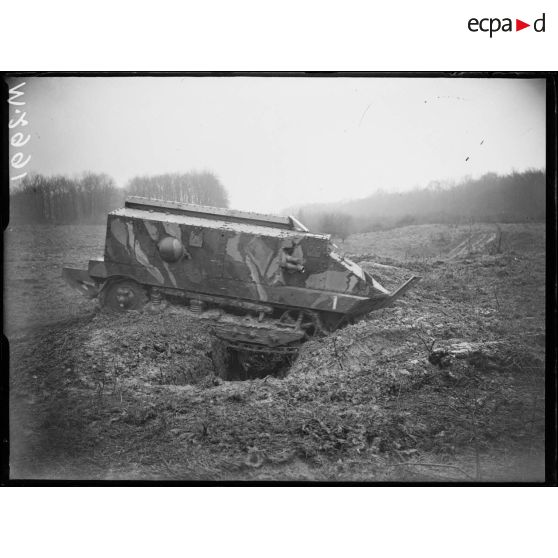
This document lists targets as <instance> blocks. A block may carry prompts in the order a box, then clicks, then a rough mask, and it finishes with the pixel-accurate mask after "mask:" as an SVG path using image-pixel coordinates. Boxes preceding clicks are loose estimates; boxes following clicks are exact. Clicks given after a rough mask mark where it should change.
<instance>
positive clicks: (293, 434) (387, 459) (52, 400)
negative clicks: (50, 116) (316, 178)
mask: <svg viewBox="0 0 558 558" xmlns="http://www.w3.org/2000/svg"><path fill="white" fill-rule="evenodd" d="M103 242H104V228H103V227H63V226H61V227H19V228H11V229H10V230H9V231H8V233H7V238H6V262H5V266H6V274H5V324H4V330H5V332H7V335H8V337H9V340H10V359H11V363H10V438H11V456H10V467H11V476H12V477H13V478H33V479H103V480H105V479H118V480H124V479H131V480H137V479H155V480H289V481H297V480H300V481H415V482H416V481H418V482H420V481H429V482H436V481H440V482H447V481H461V482H467V481H481V482H482V481H542V480H544V473H545V471H544V395H545V394H544V356H545V329H544V323H545V320H544V310H545V307H544V305H545V250H544V248H545V246H544V245H545V229H544V225H542V224H528V225H525V224H521V225H520V224H517V225H513V224H511V225H510V224H506V225H501V226H495V225H480V224H479V225H472V226H460V227H454V226H446V225H423V226H411V227H403V228H399V229H393V230H392V231H382V232H378V233H368V234H366V235H354V236H352V237H349V239H347V240H346V241H345V243H340V244H339V246H340V249H341V250H342V251H344V252H345V253H347V254H349V255H351V256H352V257H354V259H355V260H356V261H358V262H360V264H361V265H362V266H363V267H364V268H365V269H366V270H368V271H369V272H371V273H372V274H373V275H374V276H375V277H376V278H377V279H379V280H380V282H382V283H383V284H384V285H385V286H386V287H389V288H392V287H395V286H396V285H398V284H400V283H401V282H402V281H403V280H405V279H407V278H408V277H410V276H411V275H413V274H418V275H421V276H422V280H421V282H420V283H419V284H418V285H417V286H416V288H415V289H414V290H413V291H411V292H409V293H408V294H407V295H406V296H405V298H404V299H402V300H400V301H398V302H397V303H396V304H395V305H394V306H393V307H392V308H388V309H384V310H382V311H379V312H377V313H375V314H373V315H370V316H369V318H367V319H366V320H364V321H362V322H359V323H357V324H354V325H351V326H349V327H347V328H345V329H344V330H341V331H338V332H336V333H335V334H334V335H332V336H330V337H328V338H325V339H316V340H314V341H312V342H309V343H308V344H306V345H305V346H304V348H303V349H302V350H301V353H300V355H299V357H298V359H297V361H296V362H295V363H294V365H293V367H292V369H291V371H290V373H289V374H288V375H287V376H286V377H285V378H282V379H279V378H274V377H270V376H269V377H267V378H264V379H259V380H249V381H244V382H223V381H222V380H220V379H219V378H217V377H216V376H215V372H214V369H213V364H212V361H211V358H210V343H211V338H210V335H209V332H208V331H207V329H206V327H205V326H203V325H201V324H200V323H199V322H196V321H193V320H192V318H191V317H190V316H189V315H188V314H187V313H184V312H182V311H180V310H179V309H174V308H168V309H167V310H165V311H164V312H163V313H161V314H157V315H152V314H148V313H143V314H137V313H130V314H127V315H123V316H122V315H119V316H115V315H111V314H107V313H105V312H102V311H100V310H99V308H98V307H97V305H96V303H95V302H94V301H93V302H92V301H87V300H86V299H83V298H82V297H81V296H80V295H79V294H78V293H74V292H73V291H71V290H70V289H69V288H67V287H66V286H65V284H64V283H63V281H62V279H61V278H60V270H61V267H62V265H63V264H64V263H71V264H73V265H76V266H81V267H86V263H87V260H88V259H89V258H90V257H98V256H100V255H101V254H102V246H103Z"/></svg>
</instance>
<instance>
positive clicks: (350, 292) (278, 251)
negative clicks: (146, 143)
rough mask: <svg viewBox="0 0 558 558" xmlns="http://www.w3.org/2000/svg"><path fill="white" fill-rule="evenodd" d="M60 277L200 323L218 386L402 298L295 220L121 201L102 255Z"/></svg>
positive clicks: (104, 302) (106, 300)
mask: <svg viewBox="0 0 558 558" xmlns="http://www.w3.org/2000/svg"><path fill="white" fill-rule="evenodd" d="M63 277H64V278H65V280H66V281H67V282H68V283H69V284H70V285H71V286H72V287H74V288H76V289H78V290H79V291H80V292H81V293H82V294H84V295H85V296H88V297H91V298H94V297H98V298H99V300H100V304H101V306H103V307H106V308H108V309H110V310H113V311H117V312H124V311H130V310H136V311H138V310H143V309H146V307H147V309H149V310H150V311H154V312H156V311H158V310H159V309H162V308H164V307H165V306H166V305H167V304H179V305H183V306H185V307H186V309H187V310H188V311H189V312H190V313H191V314H192V316H196V317H198V318H200V319H203V320H206V321H207V322H208V323H209V325H210V328H211V330H212V332H213V335H214V339H215V341H214V343H213V349H212V356H213V360H214V363H215V366H216V369H217V371H218V373H219V374H220V375H221V376H222V377H223V378H225V379H242V378H243V377H257V376H261V375H266V374H268V373H270V372H272V373H280V371H281V370H284V369H285V368H286V367H288V365H289V364H290V363H291V362H292V359H293V358H295V357H296V354H297V352H298V349H299V348H300V345H301V344H302V343H303V342H304V341H306V340H308V339H310V338H311V337H313V336H316V335H327V334H328V333H331V332H333V331H335V330H336V329H338V328H340V327H343V326H344V325H347V324H349V323H353V322H354V321H355V320H358V319H359V318H362V317H363V316H365V315H367V314H368V313H369V312H372V311H374V310H378V309H380V308H385V307H386V306H388V305H389V304H391V303H393V302H394V301H395V300H396V299H397V298H399V297H400V296H402V295H403V294H404V293H405V291H407V289H409V288H410V287H411V286H412V284H413V283H414V282H415V281H417V280H418V279H420V278H419V277H417V276H413V277H410V278H409V280H408V281H407V282H406V283H404V284H403V285H401V286H400V287H399V288H398V289H396V290H395V291H393V292H389V291H388V290H387V289H385V288H384V287H382V285H381V284H380V283H379V282H378V281H377V280H376V279H375V278H374V277H373V276H372V275H370V274H369V273H367V272H366V271H364V270H363V269H362V268H361V267H360V266H358V265H357V264H355V263H354V262H352V261H350V260H348V259H347V258H344V257H342V256H341V255H339V254H338V253H337V251H336V247H335V245H334V244H332V242H331V238H330V236H329V235H325V234H315V233H312V232H310V231H309V230H308V229H307V228H306V227H305V226H304V225H303V224H302V223H300V222H299V221H298V220H297V219H295V218H294V217H282V216H274V215H263V214H258V213H250V212H243V211H236V210H231V209H222V208H216V207H207V206H199V205H192V204H186V203H180V202H174V201H165V200H156V199H148V198H141V197H130V198H128V199H127V200H126V202H125V206H124V208H122V209H118V210H115V211H112V212H111V213H109V214H108V218H107V229H106V240H105V249H104V257H103V258H102V259H94V260H90V261H89V265H88V268H87V270H80V269H73V268H64V269H63Z"/></svg>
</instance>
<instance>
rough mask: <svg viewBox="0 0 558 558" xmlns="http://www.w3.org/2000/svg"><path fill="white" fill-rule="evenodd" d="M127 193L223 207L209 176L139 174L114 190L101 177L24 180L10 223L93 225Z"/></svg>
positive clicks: (221, 190) (13, 199)
mask: <svg viewBox="0 0 558 558" xmlns="http://www.w3.org/2000/svg"><path fill="white" fill-rule="evenodd" d="M128 195H138V196H145V197H153V198H160V199H166V200H175V201H182V202H187V203H196V204H202V205H213V206H217V207H228V205H229V200H228V195H227V191H226V190H225V187H224V186H223V185H222V184H221V183H220V182H219V179H218V178H217V177H216V176H215V175H213V174H212V173H210V172H190V173H185V174H161V175H158V176H138V177H135V178H133V179H132V180H130V181H129V182H128V184H127V185H126V187H125V188H117V186H116V184H115V182H114V180H113V179H112V178H111V177H110V176H108V175H106V174H94V173H85V174H83V175H82V176H80V177H77V178H68V177H66V176H60V175H58V176H42V175H40V174H35V175H29V176H26V177H25V178H24V179H23V180H22V182H21V183H20V184H19V185H18V186H17V187H15V188H12V189H11V191H10V223H12V224H24V223H45V224H47V223H51V224H73V223H80V224H96V223H104V222H105V221H106V216H107V213H108V212H109V211H112V210H113V209H117V208H119V207H123V205H124V199H125V197H126V196H128Z"/></svg>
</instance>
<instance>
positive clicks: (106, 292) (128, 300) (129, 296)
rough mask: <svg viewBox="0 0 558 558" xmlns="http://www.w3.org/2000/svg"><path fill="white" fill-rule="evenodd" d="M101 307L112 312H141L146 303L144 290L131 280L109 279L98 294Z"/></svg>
mask: <svg viewBox="0 0 558 558" xmlns="http://www.w3.org/2000/svg"><path fill="white" fill-rule="evenodd" d="M99 299H100V302H101V306H103V307H104V308H108V309H109V310H112V311H114V312H127V311H129V310H141V309H142V308H143V307H144V306H145V304H146V303H147V294H146V292H145V289H144V288H143V287H142V286H141V285H140V284H139V283H137V282H136V281H133V280H132V279H110V280H109V282H108V283H107V284H106V285H105V286H104V287H103V290H102V291H101V294H100V297H99Z"/></svg>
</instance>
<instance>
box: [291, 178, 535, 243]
mask: <svg viewBox="0 0 558 558" xmlns="http://www.w3.org/2000/svg"><path fill="white" fill-rule="evenodd" d="M295 215H296V217H297V218H298V219H299V220H300V221H301V222H302V223H304V224H305V225H306V226H308V227H309V228H310V230H313V231H316V232H325V233H329V234H332V235H334V236H337V237H340V238H341V239H344V238H345V237H346V236H348V235H349V234H352V233H356V232H370V231H374V230H382V229H389V228H394V227H401V226H406V225H415V224H425V223H447V224H459V223H469V222H471V221H474V222H501V223H502V222H504V223H505V222H523V221H544V220H545V218H546V174H545V172H544V171H541V170H534V169H529V170H526V171H524V172H513V173H510V174H506V175H498V174H495V173H487V174H485V175H483V176H481V177H480V178H477V179H472V178H467V179H464V180H462V181H461V182H459V183H453V182H449V181H448V182H440V181H437V182H431V183H430V184H428V186H426V187H424V188H416V189H414V190H410V191H406V192H397V193H387V192H384V191H382V190H378V191H376V192H375V193H374V194H372V195H370V196H368V197H366V198H364V199H360V200H353V201H348V202H344V203H336V204H313V205H307V206H303V207H301V208H299V209H298V210H295Z"/></svg>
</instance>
